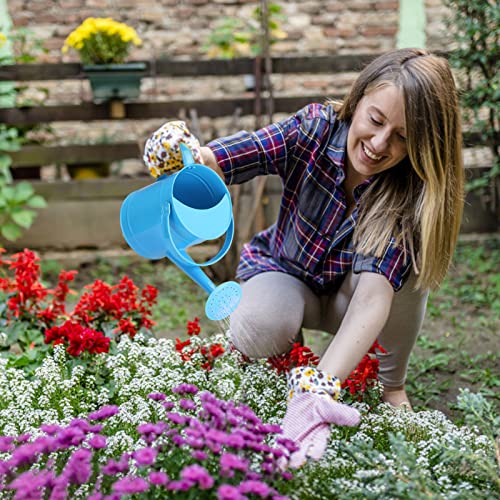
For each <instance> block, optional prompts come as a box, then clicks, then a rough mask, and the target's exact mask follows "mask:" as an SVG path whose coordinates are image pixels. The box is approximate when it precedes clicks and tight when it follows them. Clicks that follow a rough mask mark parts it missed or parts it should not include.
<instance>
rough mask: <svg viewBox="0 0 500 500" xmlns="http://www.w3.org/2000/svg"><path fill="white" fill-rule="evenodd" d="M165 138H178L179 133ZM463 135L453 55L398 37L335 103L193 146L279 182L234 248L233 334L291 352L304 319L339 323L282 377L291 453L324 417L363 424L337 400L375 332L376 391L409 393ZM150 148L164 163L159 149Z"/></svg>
mask: <svg viewBox="0 0 500 500" xmlns="http://www.w3.org/2000/svg"><path fill="white" fill-rule="evenodd" d="M165 127H166V129H167V130H168V128H169V127H168V124H166V125H164V127H163V128H162V129H163V132H161V133H160V134H159V135H160V136H163V137H164V136H165ZM162 129H160V130H159V131H158V132H160V131H162ZM158 132H157V134H158ZM169 146H170V147H171V148H172V149H171V151H173V150H175V149H176V148H177V149H178V143H176V141H175V139H174V140H172V138H170V143H169ZM148 147H149V149H150V150H151V148H152V144H151V143H150V144H149V146H147V147H146V151H148ZM461 147H462V143H461V124H460V118H459V110H458V99H457V92H456V88H455V84H454V81H453V76H452V74H451V70H450V67H449V65H448V63H447V62H446V60H444V59H443V58H440V57H437V56H435V55H432V54H430V53H429V52H427V51H425V50H421V49H402V50H396V51H393V52H390V53H387V54H385V55H383V56H381V57H378V58H377V59H375V60H374V61H373V62H372V63H370V64H369V65H368V66H367V67H366V68H365V69H364V70H363V71H362V72H361V73H360V75H359V77H358V78H357V79H356V81H355V82H354V84H353V86H352V88H351V90H350V92H349V94H348V96H347V98H346V99H345V100H344V102H343V103H334V102H330V103H327V104H326V105H320V104H311V105H309V106H306V107H305V108H304V109H302V110H300V111H299V112H297V113H296V114H294V115H293V116H291V117H289V118H287V119H285V120H283V121H281V122H279V123H275V124H272V125H269V126H267V127H265V128H263V129H261V130H259V131H257V132H254V133H249V132H246V131H241V132H239V133H237V134H234V135H232V136H230V137H226V138H223V139H218V140H215V141H212V142H210V143H209V144H207V146H206V147H203V148H201V149H200V151H199V154H200V156H201V158H202V162H203V163H204V164H205V165H208V166H209V167H211V168H212V169H214V170H215V171H217V172H218V173H219V175H221V177H222V178H223V179H225V181H226V183H227V184H232V183H242V182H245V181H247V180H250V179H251V178H253V177H255V176H257V175H270V174H273V175H279V176H280V177H281V179H282V183H283V196H282V201H281V206H280V211H279V215H278V219H277V221H276V223H275V224H274V225H273V226H271V227H270V228H269V229H267V230H265V231H263V232H261V233H259V234H257V235H256V236H255V237H254V238H253V239H252V240H251V241H250V243H248V244H246V245H245V246H244V247H243V250H242V254H241V260H240V264H239V267H238V270H237V277H238V278H239V279H240V280H241V281H242V289H243V297H242V301H241V303H240V305H239V306H238V308H237V310H236V311H235V312H234V313H233V315H232V316H231V318H230V321H231V329H230V330H231V337H232V341H233V342H234V344H235V346H236V347H237V348H238V349H239V350H241V351H242V352H243V353H244V354H246V355H248V356H250V357H268V356H271V355H276V354H279V353H283V352H286V351H287V350H288V349H289V348H290V346H291V345H292V343H293V342H294V341H295V340H296V339H297V337H298V336H299V335H300V332H301V328H302V327H304V328H313V329H321V330H325V331H328V332H330V333H332V334H334V337H333V339H332V341H331V343H330V345H329V347H328V349H327V350H326V352H325V353H324V355H323V356H322V359H321V362H320V364H319V365H318V369H309V368H308V369H296V370H294V371H293V372H291V373H290V374H289V377H288V380H289V386H290V391H291V392H290V399H289V404H288V410H287V414H286V416H285V420H284V422H283V427H284V431H285V436H286V437H289V438H291V439H293V440H294V441H295V442H296V443H297V444H298V445H299V450H298V451H297V452H296V453H295V455H294V456H293V457H292V461H291V465H292V466H296V465H300V464H301V463H303V462H304V460H305V459H306V458H307V457H313V458H319V457H320V456H321V455H322V453H323V450H324V448H325V446H326V441H327V439H328V436H329V426H328V424H329V423H332V422H333V423H337V424H342V425H356V424H357V422H358V420H359V414H358V413H357V412H356V410H354V409H352V408H350V407H347V406H346V405H342V404H340V403H337V402H335V400H336V398H337V396H338V393H339V384H340V381H342V380H344V379H345V378H346V377H347V376H348V375H349V373H350V372H351V371H352V370H353V369H354V368H355V367H356V366H357V364H358V363H359V361H360V360H361V358H362V357H363V355H364V354H365V353H366V352H367V351H368V349H369V348H370V346H371V345H372V344H373V342H374V341H375V340H376V339H378V341H379V343H380V344H381V346H382V347H383V348H384V349H385V351H386V353H384V354H381V355H380V380H381V382H382V383H383V386H384V392H383V399H384V401H386V402H388V403H390V404H392V405H394V406H399V405H402V404H406V405H409V400H408V397H407V395H406V392H405V389H404V383H405V378H406V371H407V365H408V358H409V355H410V352H411V350H412V348H413V346H414V344H415V340H416V337H417V335H418V332H419V330H420V328H421V325H422V321H423V317H424V313H425V307H426V301H427V295H428V290H429V289H432V288H436V287H437V286H438V285H439V284H440V283H441V281H442V280H443V278H444V276H445V274H446V272H447V269H448V266H449V264H450V261H451V258H452V255H453V251H454V248H455V244H456V241H457V237H458V233H459V228H460V221H461V215H462V206H463V164H462V156H461ZM195 149H196V148H195ZM153 156H154V155H153ZM167 156H168V155H167ZM170 156H171V157H172V156H173V155H172V154H170ZM145 159H146V161H147V163H148V165H149V166H150V168H152V169H154V168H157V169H158V171H164V170H162V168H163V167H165V163H164V162H160V163H158V162H156V163H155V161H152V155H149V156H148V155H147V154H146V155H145ZM167 163H168V162H167ZM166 168H167V169H168V165H167V167H166Z"/></svg>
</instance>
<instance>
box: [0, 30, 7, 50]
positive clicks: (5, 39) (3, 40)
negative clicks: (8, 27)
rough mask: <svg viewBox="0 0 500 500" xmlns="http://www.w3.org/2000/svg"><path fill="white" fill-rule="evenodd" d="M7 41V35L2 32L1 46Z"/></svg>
mask: <svg viewBox="0 0 500 500" xmlns="http://www.w3.org/2000/svg"><path fill="white" fill-rule="evenodd" d="M6 41H7V37H6V36H5V35H4V34H3V33H2V32H0V47H1V46H2V45H3V44H4V43H5V42H6Z"/></svg>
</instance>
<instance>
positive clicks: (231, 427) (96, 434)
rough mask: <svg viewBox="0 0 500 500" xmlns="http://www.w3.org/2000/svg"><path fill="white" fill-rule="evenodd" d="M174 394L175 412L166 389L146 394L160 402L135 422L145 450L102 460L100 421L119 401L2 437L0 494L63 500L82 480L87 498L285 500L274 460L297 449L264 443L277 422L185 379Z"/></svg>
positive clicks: (281, 475)
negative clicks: (153, 415)
mask: <svg viewBox="0 0 500 500" xmlns="http://www.w3.org/2000/svg"><path fill="white" fill-rule="evenodd" d="M172 392H173V394H175V395H176V397H177V398H178V399H177V409H178V411H173V410H175V407H176V404H175V403H172V402H170V401H166V399H167V397H166V395H165V394H161V393H153V394H150V395H149V396H148V397H149V398H150V399H151V400H152V401H155V402H156V403H157V404H158V407H159V409H161V408H162V407H163V410H162V411H163V413H164V415H165V421H161V420H158V421H156V422H146V423H143V424H141V425H139V426H138V427H137V432H138V433H139V435H140V436H141V439H142V440H143V441H144V443H145V445H144V447H143V448H141V449H139V450H136V451H134V452H133V453H123V454H122V455H121V456H118V457H114V458H110V459H108V460H107V462H106V463H105V464H102V460H100V459H99V457H100V455H101V454H102V450H104V449H105V448H106V447H107V440H106V436H105V435H104V434H103V433H102V432H103V430H104V429H105V426H104V423H103V422H104V421H105V420H107V419H109V418H111V417H113V416H114V415H116V414H117V413H118V412H119V408H118V407H117V406H104V407H102V408H101V409H99V410H98V411H95V412H93V413H91V414H90V415H89V416H88V418H87V419H74V420H73V421H72V422H71V423H70V424H69V425H68V426H66V427H62V426H59V425H52V424H44V425H43V426H41V428H40V429H41V431H42V432H43V433H44V435H42V436H38V437H36V438H32V436H30V435H22V436H18V437H8V436H0V452H3V453H7V454H8V455H9V458H8V459H6V460H3V461H2V460H0V496H1V497H2V498H3V494H6V495H7V496H8V497H12V498H14V499H15V500H16V499H28V500H38V499H42V498H50V499H53V500H59V499H67V498H72V497H73V494H74V491H75V490H76V489H77V488H78V487H79V486H80V485H83V484H87V485H88V486H89V487H90V490H91V493H90V496H89V497H88V498H89V499H90V500H104V499H106V500H114V499H120V498H121V497H122V496H125V495H131V494H145V493H146V492H151V493H152V494H155V493H154V492H159V493H160V495H165V496H169V495H175V494H176V493H178V494H182V492H186V491H189V492H190V494H200V496H204V495H203V493H202V492H207V494H208V493H209V494H210V496H211V497H212V496H214V497H216V498H218V499H221V500H222V499H229V498H230V499H235V498H236V499H237V498H240V499H242V500H243V499H247V498H250V497H258V498H269V499H274V500H278V499H283V498H285V497H281V496H280V495H279V493H278V491H277V488H279V485H280V484H282V483H283V481H286V480H288V479H291V474H290V473H289V472H287V471H283V470H282V467H280V463H281V461H282V460H286V459H287V458H288V457H289V455H290V453H291V452H293V451H294V449H295V448H294V445H293V443H291V442H287V441H286V440H282V442H281V444H280V445H278V446H277V447H273V446H271V445H269V444H268V441H269V438H270V437H271V436H272V435H273V434H275V433H279V432H281V429H280V428H279V426H276V425H269V424H264V423H262V422H261V421H260V419H259V418H258V417H257V416H256V415H255V414H254V412H253V411H252V410H251V409H250V408H248V407H246V406H237V405H235V404H234V403H233V402H231V401H229V402H228V401H221V400H218V399H217V398H216V397H215V396H214V395H213V394H211V393H209V392H204V393H201V394H198V388H197V387H196V386H194V385H191V384H181V385H180V386H178V387H176V388H175V389H174V390H173V391H172ZM195 396H196V398H195V399H193V397H195ZM158 413H159V412H158ZM96 421H98V422H99V423H94V422H96ZM100 464H102V465H100ZM33 465H35V467H34V468H32V466H33ZM132 465H135V468H134V467H131V466H132ZM132 470H135V471H136V472H135V473H132ZM197 492H198V493H197Z"/></svg>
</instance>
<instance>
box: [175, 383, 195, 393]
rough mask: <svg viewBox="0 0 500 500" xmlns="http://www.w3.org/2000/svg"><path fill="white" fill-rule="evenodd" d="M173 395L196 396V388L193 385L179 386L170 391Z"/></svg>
mask: <svg viewBox="0 0 500 500" xmlns="http://www.w3.org/2000/svg"><path fill="white" fill-rule="evenodd" d="M172 392H173V393H175V394H196V393H197V392H198V387H196V386H195V385H193V384H180V385H178V386H177V387H174V388H173V389H172Z"/></svg>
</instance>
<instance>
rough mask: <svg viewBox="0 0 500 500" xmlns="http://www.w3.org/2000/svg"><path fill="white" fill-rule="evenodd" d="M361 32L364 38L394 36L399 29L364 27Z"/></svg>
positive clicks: (391, 27)
mask: <svg viewBox="0 0 500 500" xmlns="http://www.w3.org/2000/svg"><path fill="white" fill-rule="evenodd" d="M359 31H360V33H361V34H362V35H363V36H394V35H396V33H397V32H398V28H397V26H365V27H363V26H362V27H361V28H360V30H359Z"/></svg>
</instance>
